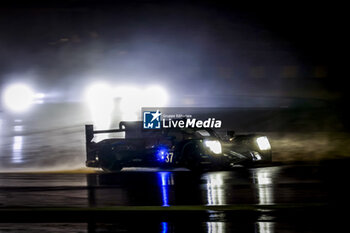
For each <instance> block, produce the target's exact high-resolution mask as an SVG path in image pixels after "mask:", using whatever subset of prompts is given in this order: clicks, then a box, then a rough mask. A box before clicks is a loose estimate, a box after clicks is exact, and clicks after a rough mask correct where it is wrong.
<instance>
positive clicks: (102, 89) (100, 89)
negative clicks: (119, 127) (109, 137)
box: [85, 82, 113, 141]
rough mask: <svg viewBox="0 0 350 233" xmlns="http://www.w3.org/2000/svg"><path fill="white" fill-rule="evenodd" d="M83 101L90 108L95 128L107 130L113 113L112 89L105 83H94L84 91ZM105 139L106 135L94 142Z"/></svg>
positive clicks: (100, 136) (99, 136)
mask: <svg viewBox="0 0 350 233" xmlns="http://www.w3.org/2000/svg"><path fill="white" fill-rule="evenodd" d="M85 100H86V102H87V104H88V106H89V108H90V112H91V117H92V121H93V122H94V125H95V126H96V128H98V129H108V128H109V127H110V124H111V120H112V111H113V95H112V88H111V87H110V86H109V85H108V84H106V83H102V82H100V83H94V84H92V85H90V86H89V87H88V88H87V89H86V91H85ZM105 138H106V135H98V139H96V141H99V140H102V139H105Z"/></svg>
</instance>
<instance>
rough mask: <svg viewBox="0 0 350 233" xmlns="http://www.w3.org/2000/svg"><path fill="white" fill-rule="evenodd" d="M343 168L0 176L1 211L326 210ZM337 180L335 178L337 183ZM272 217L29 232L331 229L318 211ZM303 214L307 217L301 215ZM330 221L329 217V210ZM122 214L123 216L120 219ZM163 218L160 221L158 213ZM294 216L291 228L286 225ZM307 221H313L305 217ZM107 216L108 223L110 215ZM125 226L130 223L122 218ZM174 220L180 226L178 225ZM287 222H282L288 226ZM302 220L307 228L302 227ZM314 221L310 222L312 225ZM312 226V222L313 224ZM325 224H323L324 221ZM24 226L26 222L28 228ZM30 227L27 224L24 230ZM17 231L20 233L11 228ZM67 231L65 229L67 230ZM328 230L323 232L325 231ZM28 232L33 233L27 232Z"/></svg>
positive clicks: (339, 196) (216, 216)
mask: <svg viewBox="0 0 350 233" xmlns="http://www.w3.org/2000/svg"><path fill="white" fill-rule="evenodd" d="M344 166H345V165H343V166H331V167H328V166H319V165H305V166H273V167H261V168H251V169H246V168H239V167H237V168H236V169H234V170H233V171H217V172H207V173H203V174H196V173H192V172H188V171H133V170H128V171H122V172H118V173H102V172H96V173H92V174H83V173H81V174H77V173H76V174H74V173H73V174H65V173H57V174H54V173H36V174H34V173H3V174H0V206H1V208H0V210H1V209H6V208H7V209H8V208H15V207H21V208H22V207H118V206H119V207H120V206H134V207H137V206H159V207H165V208H166V207H170V208H171V207H174V206H175V207H176V206H182V207H183V206H185V207H186V206H188V207H189V208H192V207H195V208H197V207H198V206H207V207H210V206H214V207H216V206H223V207H224V206H230V207H235V206H241V207H242V206H257V207H258V208H259V206H261V208H264V206H272V207H273V206H276V207H278V206H279V207H280V206H283V205H291V206H297V205H301V206H303V205H305V204H306V205H308V206H310V205H320V204H321V205H328V204H332V203H344V201H345V200H347V196H348V195H347V194H348V192H345V191H344V190H345V189H344V186H343V185H342V183H343V182H344V181H345V180H346V177H347V176H344V174H346V172H345V169H344ZM334 177H339V179H338V180H336V179H334ZM271 213H272V212H269V211H267V212H266V211H258V214H257V215H256V214H253V215H247V216H249V217H248V219H247V218H246V217H245V216H246V215H245V212H244V211H243V212H242V211H241V212H238V214H236V215H235V214H233V215H234V217H232V212H226V211H217V212H215V211H214V212H211V211H209V212H208V217H207V218H206V220H203V219H202V220H199V221H194V219H196V215H194V214H189V216H191V217H190V219H192V218H193V219H192V220H193V221H192V220H191V221H190V222H188V223H186V224H184V223H183V221H189V220H190V219H188V217H186V216H187V215H188V212H187V215H186V213H185V215H182V214H181V215H179V216H177V217H175V220H174V219H173V220H171V221H170V220H169V221H164V220H161V219H158V217H157V218H156V219H157V220H155V221H148V220H149V218H147V216H144V213H141V214H137V213H135V214H131V215H130V216H131V218H134V217H133V216H135V218H137V219H139V220H138V221H141V220H140V218H145V219H147V221H141V222H142V223H140V224H139V225H137V224H136V225H135V224H134V223H133V221H125V222H124V220H123V221H120V220H116V219H119V217H118V218H116V219H115V217H113V216H112V219H113V220H111V219H109V220H108V221H102V222H101V221H100V220H99V221H97V220H96V221H95V220H94V221H88V222H85V223H81V224H80V223H79V224H76V223H66V224H63V223H62V224H53V223H47V224H46V225H45V224H36V225H35V224H34V225H31V226H32V228H31V229H33V231H32V232H37V231H42V232H52V231H58V232H60V230H55V229H56V228H57V229H62V231H64V232H69V229H70V228H69V226H72V227H76V228H77V229H78V230H77V231H80V232H107V231H110V230H111V229H114V230H116V229H117V230H118V231H135V232H140V231H142V230H143V227H146V228H147V229H149V231H152V232H198V231H203V232H232V231H238V232H261V233H267V232H268V233H271V232H280V230H283V232H300V231H304V230H305V232H312V231H316V230H317V231H323V232H327V230H329V229H328V228H324V229H323V226H322V225H320V226H318V224H319V223H318V221H319V218H320V216H321V218H322V216H323V218H324V216H325V215H324V213H321V214H319V215H320V216H319V215H318V214H317V211H314V212H312V214H311V215H310V214H309V212H305V213H303V212H301V215H300V218H299V220H296V219H295V218H296V216H298V214H295V213H294V215H293V214H291V213H292V212H290V210H289V209H288V210H287V211H285V213H284V215H286V216H287V217H285V218H284V220H283V218H282V220H279V219H280V218H279V217H278V215H273V214H271ZM304 214H305V216H304ZM327 214H329V213H328V210H327ZM122 215H125V214H122ZM161 215H162V214H161ZM289 215H292V216H293V217H292V218H291V219H293V221H291V220H290V219H289V217H288V216H289ZM310 216H312V218H310ZM109 217H110V216H109ZM127 219H128V220H130V219H129V217H128V218H127ZM176 219H181V221H180V220H176ZM285 219H287V221H286V220H285ZM304 219H307V221H313V224H311V223H310V222H308V224H309V225H308V228H307V227H306V228H304V227H303V226H304V225H305V222H303V221H305V220H304ZM312 219H313V220H312ZM316 222H317V223H316ZM321 222H323V221H321ZM28 224H29V223H28ZM29 225H30V224H29ZM16 227H17V228H16ZM22 228H23V229H25V228H26V223H18V224H17V223H16V224H15V225H13V224H8V223H0V231H1V230H5V231H10V232H18V231H20V229H22ZM64 229H66V230H64ZM326 229H327V230H326ZM29 232H30V231H29Z"/></svg>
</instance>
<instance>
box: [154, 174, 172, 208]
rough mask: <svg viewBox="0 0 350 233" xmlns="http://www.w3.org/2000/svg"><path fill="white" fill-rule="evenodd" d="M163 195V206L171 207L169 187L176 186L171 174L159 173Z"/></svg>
mask: <svg viewBox="0 0 350 233" xmlns="http://www.w3.org/2000/svg"><path fill="white" fill-rule="evenodd" d="M158 179H159V181H160V186H161V193H162V206H169V186H170V185H174V179H173V176H172V173H171V172H158Z"/></svg>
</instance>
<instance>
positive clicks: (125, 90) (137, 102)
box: [114, 86, 143, 120]
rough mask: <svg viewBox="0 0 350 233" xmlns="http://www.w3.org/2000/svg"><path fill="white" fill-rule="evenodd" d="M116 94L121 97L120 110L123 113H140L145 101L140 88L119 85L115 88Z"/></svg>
mask: <svg viewBox="0 0 350 233" xmlns="http://www.w3.org/2000/svg"><path fill="white" fill-rule="evenodd" d="M114 95H115V96H117V97H120V98H121V100H120V110H121V112H122V113H123V115H136V114H137V113H139V111H140V109H141V107H142V101H143V95H142V91H141V90H140V89H138V88H136V87H131V86H129V87H119V88H117V89H116V90H115V93H114ZM138 115H140V114H138ZM123 120H130V119H123Z"/></svg>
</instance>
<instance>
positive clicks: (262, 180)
mask: <svg viewBox="0 0 350 233" xmlns="http://www.w3.org/2000/svg"><path fill="white" fill-rule="evenodd" d="M253 172H254V173H253V182H254V183H256V184H257V189H258V199H259V200H258V201H259V204H260V205H270V204H273V203H274V198H273V185H272V177H271V176H272V174H273V172H271V170H266V168H259V169H257V170H254V171H253Z"/></svg>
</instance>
